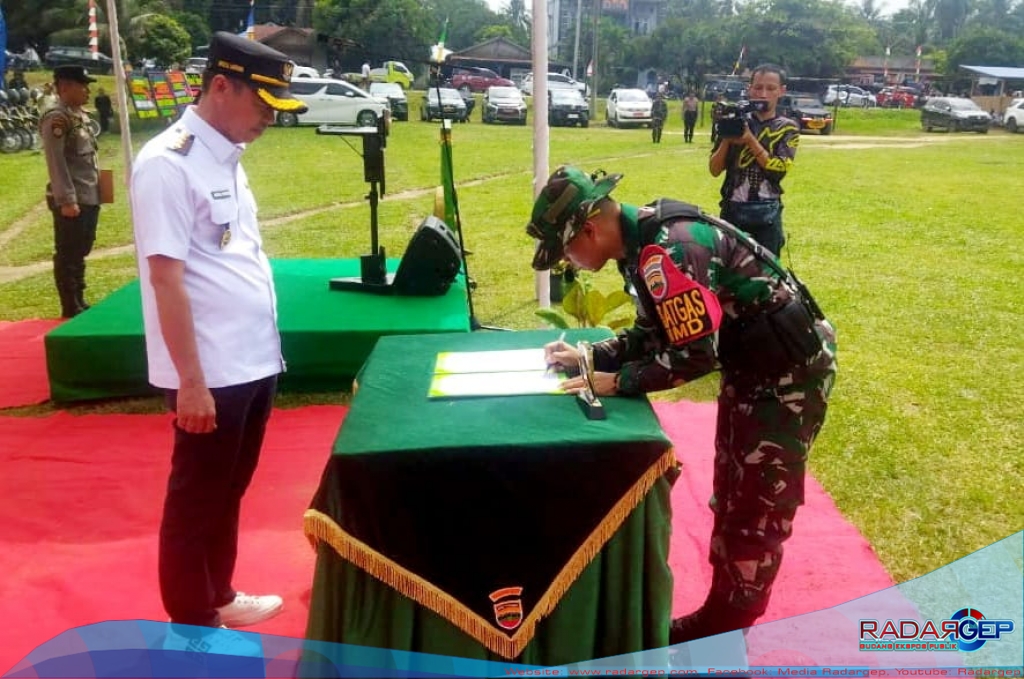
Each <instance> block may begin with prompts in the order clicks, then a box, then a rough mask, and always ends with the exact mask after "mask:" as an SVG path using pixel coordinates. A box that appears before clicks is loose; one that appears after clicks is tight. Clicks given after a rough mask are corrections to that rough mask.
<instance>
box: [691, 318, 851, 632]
mask: <svg viewBox="0 0 1024 679" xmlns="http://www.w3.org/2000/svg"><path fill="white" fill-rule="evenodd" d="M818 331H819V334H820V335H821V336H822V338H823V339H824V340H825V345H826V348H825V350H824V351H823V352H822V353H821V354H819V355H818V356H817V357H815V359H813V361H812V362H811V364H810V365H807V366H796V367H794V368H793V369H791V370H787V371H786V372H784V373H782V374H781V375H776V376H775V377H773V378H770V379H765V378H759V377H756V376H751V375H744V374H737V373H727V372H723V374H722V390H721V394H720V395H719V398H718V422H717V426H716V432H715V463H714V495H713V497H712V498H711V503H710V504H711V509H712V511H713V512H714V528H713V530H712V534H711V549H710V556H709V560H710V562H711V564H712V566H713V567H714V579H713V581H712V586H711V590H712V591H711V597H713V598H714V600H716V601H724V602H728V603H729V604H730V605H731V606H732V607H734V608H736V609H738V610H741V611H744V612H746V613H749V614H750V615H751V616H753V617H755V618H756V617H758V616H760V615H762V614H763V613H764V611H765V608H767V606H768V599H769V598H770V597H771V591H772V584H773V583H774V582H775V576H776V575H777V574H778V571H779V565H780V563H781V562H782V543H783V542H785V540H786V539H788V538H789V537H790V535H791V534H792V530H793V518H794V517H795V516H796V510H797V508H798V507H799V506H800V505H802V504H803V502H804V472H805V467H806V463H807V454H808V452H809V451H810V448H811V444H812V443H813V442H814V438H815V437H816V436H817V435H818V432H819V431H820V430H821V426H822V424H823V423H824V421H825V411H826V409H827V405H828V396H829V393H830V391H831V390H832V385H833V383H834V381H835V376H836V362H835V347H836V345H835V333H834V331H833V330H832V328H831V326H830V325H828V324H827V323H819V324H818Z"/></svg>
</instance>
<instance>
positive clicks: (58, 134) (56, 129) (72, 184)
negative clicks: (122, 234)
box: [39, 103, 100, 205]
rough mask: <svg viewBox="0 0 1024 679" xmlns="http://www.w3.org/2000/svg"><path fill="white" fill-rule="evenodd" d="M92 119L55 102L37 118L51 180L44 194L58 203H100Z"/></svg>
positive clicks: (79, 111)
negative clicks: (53, 105)
mask: <svg viewBox="0 0 1024 679" xmlns="http://www.w3.org/2000/svg"><path fill="white" fill-rule="evenodd" d="M92 125H93V123H92V120H91V119H90V118H89V116H88V114H86V113H85V112H84V111H81V110H72V109H70V108H68V107H67V106H65V105H64V104H63V103H58V104H57V105H56V106H55V107H54V108H51V109H50V110H49V111H47V112H46V113H45V114H44V115H43V117H42V118H41V119H40V120H39V136H40V138H41V139H42V143H43V153H44V155H45V156H46V167H47V169H48V170H49V176H50V182H49V184H47V185H46V195H47V196H49V197H52V198H53V201H54V203H56V204H57V205H76V204H77V205H99V204H100V192H99V173H100V167H99V159H98V156H97V148H98V146H97V144H96V137H95V135H93V128H92Z"/></svg>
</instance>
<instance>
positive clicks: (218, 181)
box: [131, 108, 284, 389]
mask: <svg viewBox="0 0 1024 679" xmlns="http://www.w3.org/2000/svg"><path fill="white" fill-rule="evenodd" d="M244 149H245V147H244V145H238V144H234V143H232V142H231V141H229V140H228V139H227V138H226V137H224V136H223V135H221V134H220V133H219V132H217V131H216V130H215V129H213V128H212V127H210V126H209V125H208V124H207V123H206V122H205V121H204V120H203V119H202V118H200V117H199V116H198V115H196V113H195V109H194V108H189V109H188V110H187V111H186V112H185V114H184V115H183V116H182V117H181V120H180V121H178V122H177V123H176V124H174V125H173V126H171V127H170V128H168V129H167V130H165V131H164V132H162V133H161V134H160V135H158V136H157V137H155V138H154V139H152V140H151V141H150V142H149V143H147V144H146V145H145V147H143V149H142V151H141V152H140V153H139V155H138V158H137V159H136V160H135V167H134V170H133V172H132V187H131V189H132V190H131V198H132V212H133V221H134V228H135V247H136V253H137V257H138V263H139V282H140V287H141V289H142V311H143V319H144V321H145V327H146V354H147V357H148V360H149V381H150V383H152V384H153V386H156V387H160V388H164V389H177V388H179V386H180V382H179V379H178V373H177V370H175V367H174V364H173V363H172V362H171V357H170V354H169V353H168V350H167V345H166V343H165V342H164V338H163V334H162V332H161V329H160V319H159V316H158V314H157V308H156V296H155V293H154V291H153V286H152V284H151V283H150V280H149V261H148V259H147V258H148V257H151V256H153V255H163V256H166V257H170V258H172V259H177V260H181V261H183V262H185V274H184V282H185V288H186V291H187V293H188V298H189V301H190V304H191V308H192V318H193V322H194V324H195V334H196V344H197V346H198V349H199V360H200V364H201V365H202V369H203V374H204V376H205V378H206V386H208V387H211V388H215V387H226V386H231V385H236V384H244V383H246V382H252V381H254V380H258V379H262V378H264V377H269V376H271V375H276V374H278V373H280V372H282V371H283V370H284V360H283V358H282V356H281V339H280V335H279V334H278V331H277V298H276V296H275V293H274V284H273V278H272V277H271V272H270V262H269V261H268V260H267V256H266V254H265V253H264V252H263V248H262V242H263V241H262V239H261V237H260V232H259V226H258V224H257V220H256V200H255V198H254V197H253V195H252V192H251V191H250V190H249V181H248V179H247V178H246V176H245V170H243V169H242V166H241V164H240V163H239V157H240V156H241V154H242V151H243V150H244ZM227 233H230V235H229V236H226V234H227ZM225 241H226V242H225Z"/></svg>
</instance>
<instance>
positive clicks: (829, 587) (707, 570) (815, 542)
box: [654, 403, 895, 622]
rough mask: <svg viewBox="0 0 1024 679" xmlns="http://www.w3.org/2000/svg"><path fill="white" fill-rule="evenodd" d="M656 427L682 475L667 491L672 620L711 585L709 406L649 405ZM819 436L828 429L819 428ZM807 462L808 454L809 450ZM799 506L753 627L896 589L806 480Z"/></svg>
mask: <svg viewBox="0 0 1024 679" xmlns="http://www.w3.org/2000/svg"><path fill="white" fill-rule="evenodd" d="M654 410H655V411H656V412H657V413H658V418H659V419H660V420H661V426H662V427H663V428H664V429H665V432H666V433H667V434H668V435H669V437H670V438H671V439H672V441H673V443H674V444H675V450H676V457H677V458H678V459H679V460H680V461H681V462H682V463H683V475H682V476H680V477H679V480H678V481H677V482H676V485H675V488H673V490H672V517H673V518H672V550H671V553H670V556H669V563H670V564H671V566H672V572H673V573H675V574H676V579H675V596H674V597H673V599H672V612H673V615H683V614H685V613H689V612H691V611H692V610H693V609H695V608H697V607H698V606H700V604H701V603H702V602H703V601H704V596H705V595H706V594H707V586H708V583H710V582H711V566H710V564H708V562H707V553H708V542H709V540H710V536H711V524H712V519H711V510H710V509H709V508H708V499H709V498H710V497H711V474H712V459H713V457H714V440H715V413H716V412H717V406H716V405H715V404H714V403H655V404H654ZM825 427H826V430H827V428H828V424H827V423H826V425H825ZM811 456H812V457H813V456H814V450H813V449H812V450H811ZM806 495H807V497H806V504H805V505H804V506H803V507H802V508H801V509H800V511H799V512H798V513H797V516H796V521H795V522H794V523H793V537H792V538H790V540H789V541H788V542H787V543H786V547H785V550H786V551H785V555H784V558H783V561H782V568H781V570H780V571H779V578H778V580H777V581H776V584H775V590H774V593H773V595H772V600H771V603H770V604H769V606H768V610H767V612H766V613H765V615H764V617H763V618H761V620H760V621H759V622H769V621H771V620H779V619H781V618H788V617H790V616H794V615H799V614H801V613H807V612H809V611H817V610H821V609H824V608H829V607H831V606H835V605H837V604H841V603H844V602H846V601H849V600H851V599H855V598H857V597H860V596H863V595H865V594H870V593H872V592H877V591H879V590H882V589H885V588H886V587H891V586H892V585H893V584H895V583H894V582H893V581H892V578H890V577H889V575H888V573H886V572H885V569H884V568H883V567H882V565H881V564H880V563H879V562H878V559H877V557H876V556H875V553H874V551H873V550H872V549H871V545H869V544H868V542H867V540H865V539H864V537H863V536H862V535H861V534H860V532H859V531H858V530H857V529H856V528H855V527H854V526H853V524H851V523H849V522H848V521H846V519H844V518H843V516H842V515H841V514H840V513H839V510H837V509H836V507H835V505H834V504H833V503H832V499H831V498H830V497H829V496H828V494H827V493H825V491H824V490H823V489H822V487H821V486H820V485H819V484H818V482H817V481H815V480H814V479H813V478H811V477H808V478H807V484H806Z"/></svg>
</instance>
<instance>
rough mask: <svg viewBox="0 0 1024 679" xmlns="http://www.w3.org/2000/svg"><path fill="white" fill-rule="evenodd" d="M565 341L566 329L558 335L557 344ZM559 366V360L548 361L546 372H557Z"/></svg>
mask: <svg viewBox="0 0 1024 679" xmlns="http://www.w3.org/2000/svg"><path fill="white" fill-rule="evenodd" d="M564 341H565V330H563V331H562V334H561V335H559V336H558V341H557V342H555V344H561V343H562V342H564ZM557 367H558V362H557V361H556V362H554V363H548V367H547V370H545V373H546V374H551V373H553V372H555V368H557Z"/></svg>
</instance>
